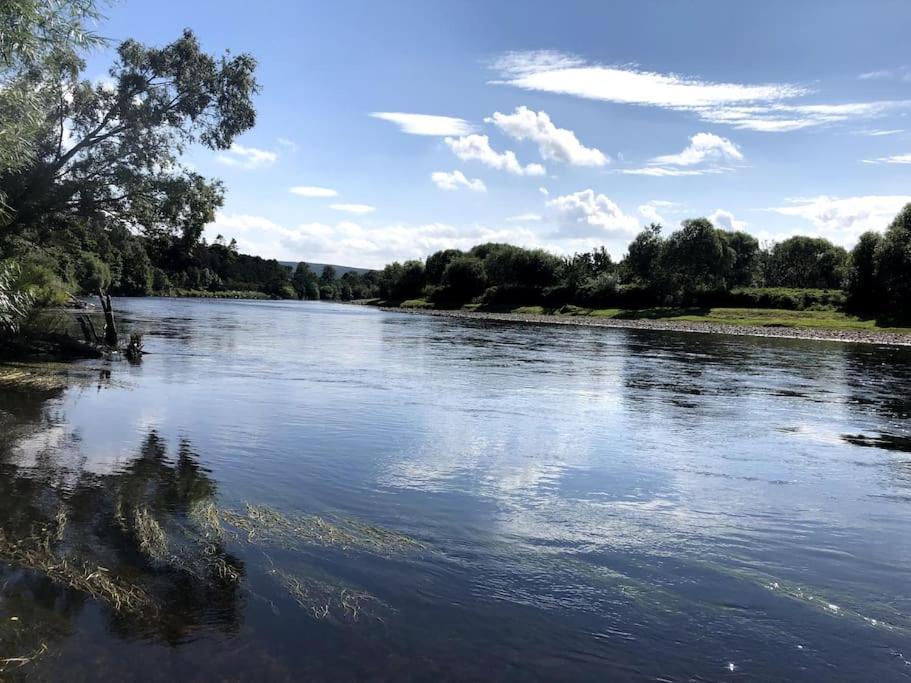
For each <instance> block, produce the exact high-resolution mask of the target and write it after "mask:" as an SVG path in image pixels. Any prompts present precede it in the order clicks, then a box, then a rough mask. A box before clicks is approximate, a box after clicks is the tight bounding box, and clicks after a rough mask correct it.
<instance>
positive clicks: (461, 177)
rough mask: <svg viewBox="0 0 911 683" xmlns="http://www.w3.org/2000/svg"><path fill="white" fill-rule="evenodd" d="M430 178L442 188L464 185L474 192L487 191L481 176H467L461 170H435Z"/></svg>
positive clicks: (455, 188)
mask: <svg viewBox="0 0 911 683" xmlns="http://www.w3.org/2000/svg"><path fill="white" fill-rule="evenodd" d="M430 179H431V180H433V182H434V184H435V185H436V186H437V187H438V188H440V189H441V190H458V189H459V188H461V187H464V188H466V189H468V190H471V191H472V192H487V186H486V185H485V184H484V181H483V180H481V179H480V178H472V179H469V178H466V177H465V174H464V173H462V172H461V171H452V172H451V173H446V172H445V171H435V172H434V173H431V174H430Z"/></svg>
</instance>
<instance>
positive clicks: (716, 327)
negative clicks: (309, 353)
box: [382, 307, 911, 346]
mask: <svg viewBox="0 0 911 683" xmlns="http://www.w3.org/2000/svg"><path fill="white" fill-rule="evenodd" d="M382 310H384V311H391V312H395V313H408V314H410V315H430V316H437V317H440V318H461V319H466V320H492V321H496V322H507V323H521V324H528V325H566V326H572V325H575V326H578V327H611V328H620V329H630V330H656V331H661V332H694V333H697V334H725V335H736V336H741V337H775V338H780V339H809V340H813V341H831V342H843V343H849V344H884V345H888V346H911V334H902V333H896V332H879V331H875V330H825V329H815V328H797V327H758V326H752V325H729V324H723V323H707V322H688V321H675V320H618V319H616V318H596V317H590V316H571V315H549V314H539V315H535V314H522V313H488V312H480V311H459V310H448V311H447V310H435V309H414V308H386V307H384V308H382Z"/></svg>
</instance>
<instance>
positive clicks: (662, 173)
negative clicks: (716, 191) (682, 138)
mask: <svg viewBox="0 0 911 683" xmlns="http://www.w3.org/2000/svg"><path fill="white" fill-rule="evenodd" d="M723 171H724V169H720V168H699V169H693V168H689V169H684V168H663V167H661V166H646V167H645V168H624V169H622V170H621V171H620V173H622V174H624V175H647V176H652V177H654V178H664V177H676V176H693V175H707V174H713V173H723Z"/></svg>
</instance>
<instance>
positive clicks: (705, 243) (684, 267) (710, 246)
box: [660, 218, 736, 298]
mask: <svg viewBox="0 0 911 683" xmlns="http://www.w3.org/2000/svg"><path fill="white" fill-rule="evenodd" d="M735 259H736V254H735V252H734V250H733V249H732V248H731V247H730V246H729V242H728V240H727V239H726V238H725V237H724V236H723V233H722V232H721V231H720V230H716V229H715V227H714V226H713V225H712V224H711V222H710V221H709V220H707V219H705V218H695V219H688V220H685V221H683V223H682V224H681V228H680V230H678V231H676V232H674V233H672V234H671V235H670V236H669V237H668V238H667V240H665V242H664V244H663V245H662V246H661V257H660V262H661V271H662V278H663V281H664V283H663V284H664V287H665V289H667V290H668V291H670V292H672V293H674V294H677V295H678V296H679V297H682V298H685V297H686V296H687V295H690V294H693V293H695V292H700V291H712V290H721V289H725V288H726V286H727V283H728V281H729V280H730V279H731V274H732V272H733V268H734V262H735Z"/></svg>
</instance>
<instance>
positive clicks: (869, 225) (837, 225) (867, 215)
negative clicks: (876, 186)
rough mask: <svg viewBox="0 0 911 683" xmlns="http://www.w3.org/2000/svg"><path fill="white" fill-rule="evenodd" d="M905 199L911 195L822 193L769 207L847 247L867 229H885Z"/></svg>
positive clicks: (906, 201) (909, 198)
mask: <svg viewBox="0 0 911 683" xmlns="http://www.w3.org/2000/svg"><path fill="white" fill-rule="evenodd" d="M908 202H911V195H864V196H859V197H829V196H825V195H821V196H819V197H801V198H795V199H791V200H788V204H787V205H786V206H779V207H773V208H770V209H768V210H769V211H774V212H775V213H779V214H782V215H784V216H796V217H798V218H802V219H804V220H806V221H809V222H810V223H812V224H813V227H814V228H816V230H817V232H818V233H819V234H821V235H822V236H824V237H828V238H829V239H832V240H834V241H836V242H840V243H841V244H843V245H845V246H850V245H852V244H853V243H854V242H855V241H856V240H857V237H858V236H859V235H860V234H861V233H863V232H865V231H867V230H880V231H881V230H884V229H885V228H886V227H887V226H888V225H889V223H890V222H891V221H892V219H893V218H895V215H896V214H897V213H898V212H899V211H900V210H901V208H902V207H903V206H904V205H905V204H907V203H908Z"/></svg>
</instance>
